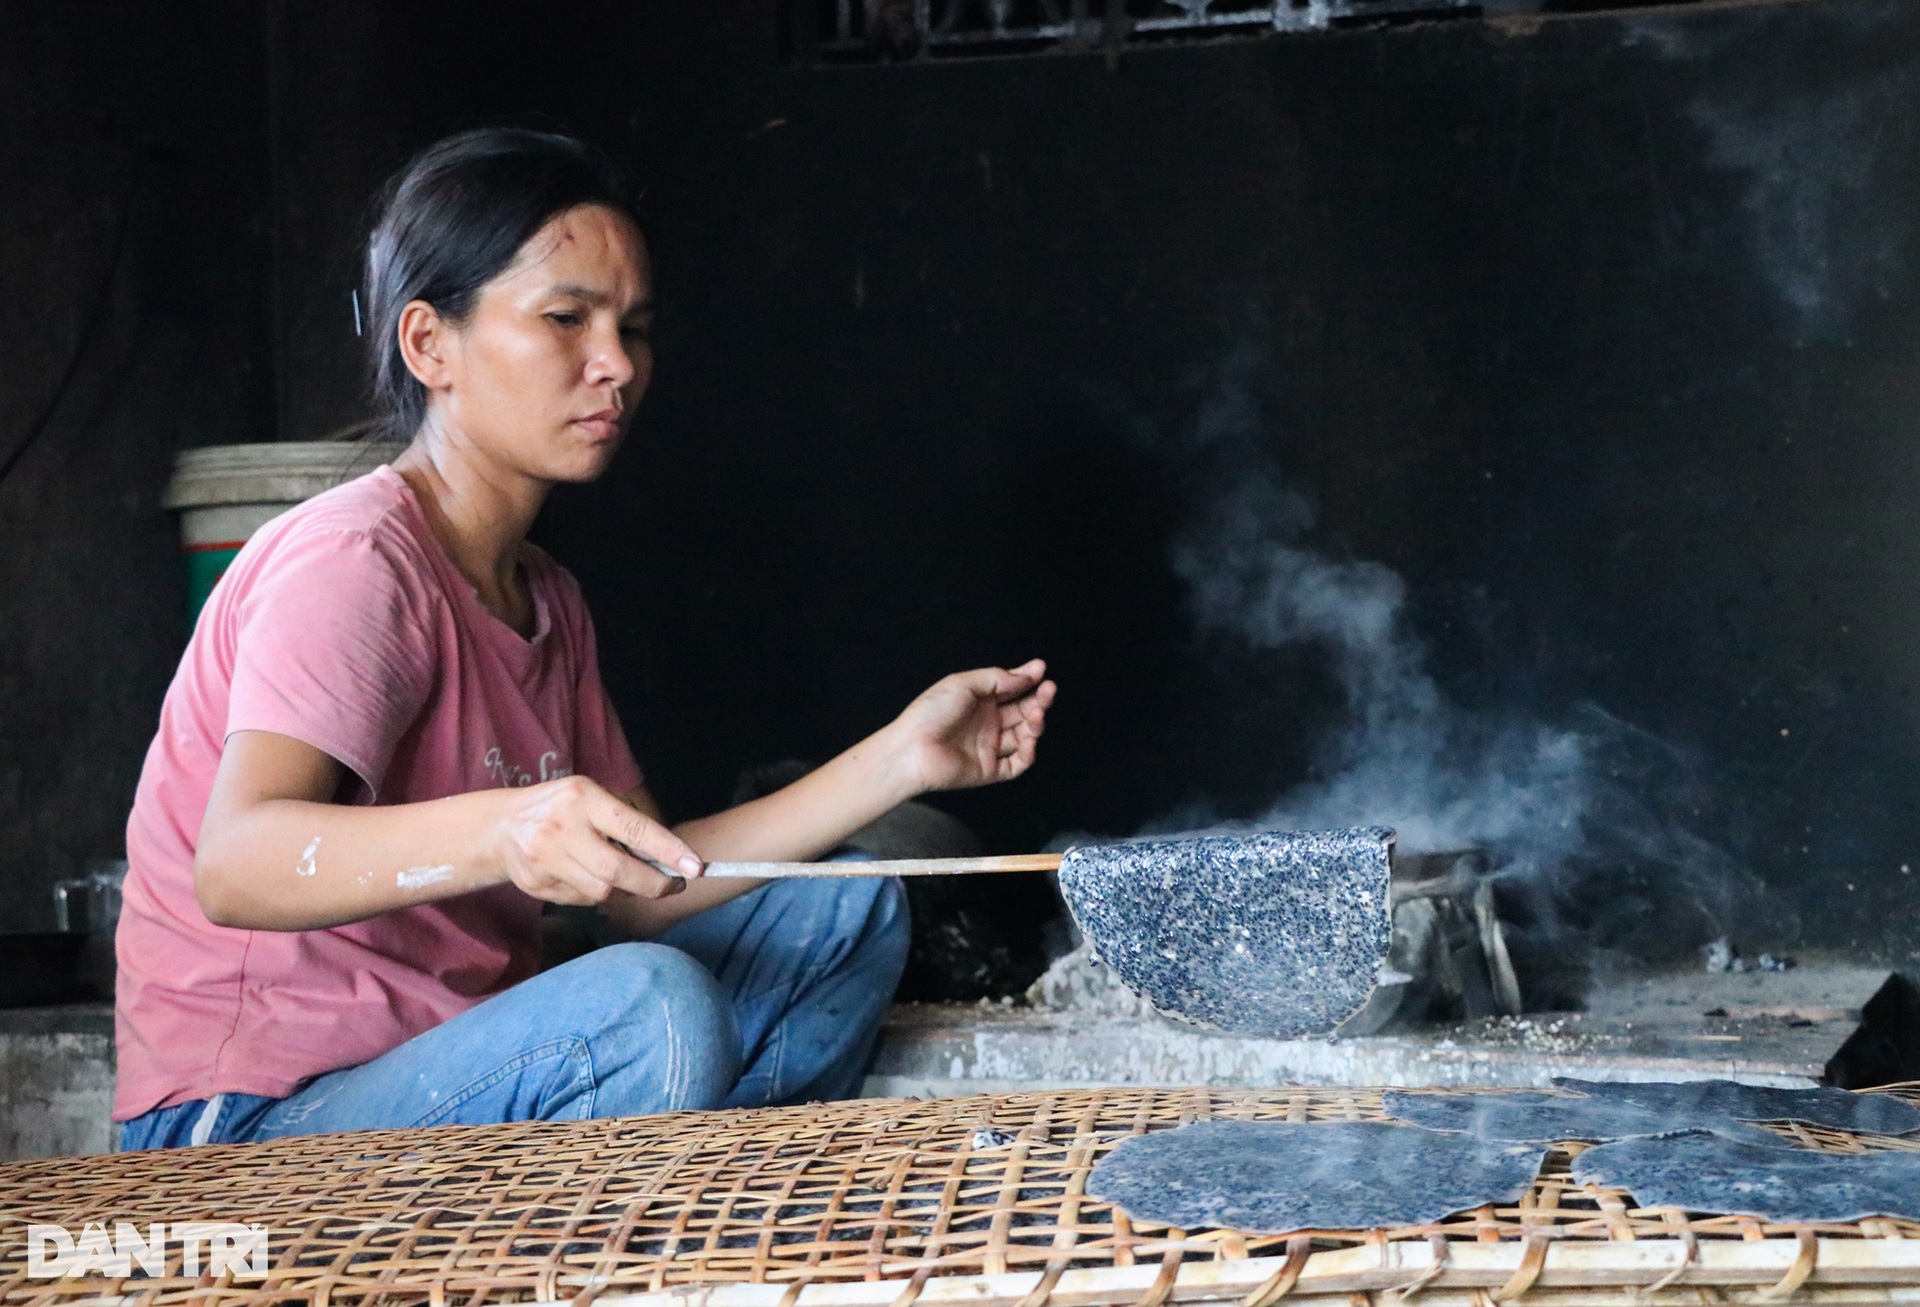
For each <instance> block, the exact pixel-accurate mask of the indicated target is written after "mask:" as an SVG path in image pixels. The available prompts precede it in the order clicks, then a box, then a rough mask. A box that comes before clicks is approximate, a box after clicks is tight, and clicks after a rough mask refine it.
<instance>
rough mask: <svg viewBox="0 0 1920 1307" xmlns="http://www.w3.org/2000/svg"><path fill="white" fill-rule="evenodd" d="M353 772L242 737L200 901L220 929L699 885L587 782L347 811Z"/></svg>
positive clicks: (667, 843) (298, 746)
mask: <svg viewBox="0 0 1920 1307" xmlns="http://www.w3.org/2000/svg"><path fill="white" fill-rule="evenodd" d="M346 775H347V773H346V769H345V768H344V767H342V766H341V765H340V763H338V762H337V761H335V760H334V759H333V758H332V757H330V756H328V755H327V754H325V753H323V752H321V751H320V750H319V749H316V748H314V747H313V746H312V745H309V744H306V743H303V742H302V741H299V740H295V739H292V738H290V737H288V736H284V735H277V734H273V733H271V732H267V731H237V732H235V733H234V734H233V735H231V736H229V737H228V739H227V741H226V745H225V747H224V748H223V750H222V751H221V755H220V767H219V770H218V772H217V773H216V775H215V777H214V783H213V791H212V793H211V795H210V796H209V798H208V801H207V810H206V814H205V816H204V817H203V818H202V820H201V824H200V838H199V841H198V844H197V846H196V850H195V856H194V892H195V894H196V896H197V897H198V898H199V901H200V907H201V910H202V911H203V912H205V913H206V914H207V919H208V920H209V921H212V922H213V923H214V924H216V925H221V926H235V927H240V928H244V929H252V930H319V929H323V928H325V927H328V926H338V925H344V924H345V923H347V922H351V921H362V920H365V919H366V918H368V917H374V916H378V915H380V914H381V913H383V912H390V911H392V910H394V909H395V908H403V907H409V906H412V905H413V904H416V903H427V902H431V901H433V900H436V899H444V898H451V897H453V896H454V895H457V894H465V893H468V892H469V891H472V890H476V889H484V888H486V887H487V886H489V885H498V884H502V883H504V882H507V881H511V882H513V883H514V884H516V885H518V886H520V888H521V889H523V890H525V891H526V892H527V893H528V894H531V895H533V896H534V897H535V898H539V899H544V900H546V901H548V902H551V903H602V902H605V901H606V900H607V899H608V897H609V896H611V895H613V894H615V893H616V892H617V893H619V894H621V895H622V896H623V897H628V898H635V899H647V898H652V897H655V896H658V895H662V894H673V893H677V892H678V890H679V887H680V885H681V884H682V883H683V882H681V881H680V880H679V879H677V878H675V877H671V876H665V875H662V874H661V873H660V872H658V871H656V870H654V869H653V868H652V867H650V866H648V865H647V864H646V863H644V862H642V861H640V860H639V859H637V858H634V857H631V856H629V855H628V854H627V853H626V852H624V851H623V850H622V849H620V848H618V847H616V846H615V845H614V843H612V841H615V840H618V841H619V842H620V843H621V844H624V845H625V846H626V847H627V848H628V849H632V850H634V851H636V852H639V853H641V854H644V855H645V856H647V857H650V858H653V859H655V860H657V861H659V862H661V863H662V864H664V865H666V866H670V867H677V868H678V869H679V870H681V871H683V872H685V873H687V874H688V875H694V874H697V873H698V871H699V867H700V860H699V857H698V856H697V855H696V854H695V853H694V852H693V850H692V849H691V848H689V847H688V846H687V844H686V843H685V842H684V841H682V840H681V839H680V838H679V837H678V836H676V835H674V834H673V833H672V832H671V831H669V830H667V829H666V828H665V827H664V826H662V825H661V824H660V823H659V822H658V821H655V820H653V819H652V818H650V817H648V816H647V815H646V814H644V813H641V812H639V811H636V810H635V809H634V808H632V807H631V806H629V805H628V804H626V803H624V802H622V801H621V800H620V799H618V798H616V797H615V796H614V795H612V794H609V793H608V792H607V791H606V790H604V789H602V788H601V787H600V786H598V785H596V784H594V783H593V782H592V781H590V780H587V779H586V778H585V777H579V776H573V777H568V778H566V779H564V780H558V781H548V782H546V783H545V784H542V785H530V786H526V787H524V788H520V789H500V790H484V791H479V792H476V793H473V794H462V795H456V796H454V797H452V798H447V799H437V800H434V801H433V802H431V803H409V804H399V805H394V806H390V807H361V806H358V805H349V804H343V803H338V802H335V800H336V799H337V797H338V795H339V791H340V788H341V784H342V782H343V781H344V780H345V779H346Z"/></svg>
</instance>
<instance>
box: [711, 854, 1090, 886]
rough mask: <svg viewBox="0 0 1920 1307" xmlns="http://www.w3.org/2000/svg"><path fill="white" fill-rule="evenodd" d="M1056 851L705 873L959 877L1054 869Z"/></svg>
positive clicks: (728, 866) (722, 868)
mask: <svg viewBox="0 0 1920 1307" xmlns="http://www.w3.org/2000/svg"><path fill="white" fill-rule="evenodd" d="M1058 870H1060V855H1059V854H1057V853H1018V854H1014V855H1012V856H1010V857H1001V858H899V859H895V860H893V861H891V862H709V863H708V864H707V870H706V873H705V874H706V875H708V876H719V877H723V878H725V877H737V876H756V877H764V878H765V879H768V880H790V879H793V878H796V877H802V876H960V875H970V874H972V873H974V872H976V871H1058Z"/></svg>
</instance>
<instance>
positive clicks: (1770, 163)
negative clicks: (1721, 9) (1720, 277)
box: [1623, 3, 1914, 342]
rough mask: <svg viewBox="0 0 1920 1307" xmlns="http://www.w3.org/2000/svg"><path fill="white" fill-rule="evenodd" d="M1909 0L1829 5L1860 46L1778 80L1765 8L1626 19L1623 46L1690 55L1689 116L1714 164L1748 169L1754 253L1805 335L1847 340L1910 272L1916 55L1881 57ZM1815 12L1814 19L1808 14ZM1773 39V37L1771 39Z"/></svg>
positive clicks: (1840, 32)
mask: <svg viewBox="0 0 1920 1307" xmlns="http://www.w3.org/2000/svg"><path fill="white" fill-rule="evenodd" d="M1906 8H1907V6H1905V5H1904V4H1899V3H1887V4H1882V5H1864V6H1842V7H1836V8H1834V9H1832V10H1830V11H1824V12H1823V13H1822V15H1821V21H1822V24H1823V26H1824V28H1825V30H1826V31H1827V33H1828V34H1829V35H1830V36H1832V37H1833V38H1834V39H1836V40H1839V41H1841V42H1843V43H1844V44H1845V45H1846V46H1847V48H1848V50H1849V52H1850V54H1851V55H1852V57H1842V58H1839V59H1837V60H1836V61H1835V63H1834V66H1833V70H1832V74H1831V77H1830V79H1829V80H1828V81H1827V82H1826V83H1825V84H1824V85H1822V84H1818V83H1819V82H1820V78H1819V77H1818V76H1816V77H1814V78H1813V79H1811V80H1812V81H1813V82H1814V83H1815V84H1813V85H1802V86H1800V88H1799V89H1796V90H1792V91H1788V92H1784V93H1783V92H1782V91H1781V90H1780V89H1778V84H1779V83H1780V82H1781V81H1786V82H1787V84H1788V85H1789V86H1791V85H1794V84H1795V83H1804V82H1806V81H1807V80H1809V79H1808V78H1807V77H1806V74H1805V72H1804V71H1803V70H1799V69H1796V70H1795V75H1794V76H1793V77H1792V78H1790V79H1788V78H1785V77H1782V78H1770V77H1768V76H1767V75H1766V73H1765V71H1764V65H1763V64H1762V63H1761V60H1762V59H1764V57H1765V56H1764V54H1762V53H1761V51H1760V50H1757V49H1756V48H1755V42H1754V41H1753V40H1752V39H1751V38H1756V37H1759V36H1762V35H1763V34H1769V33H1772V32H1774V31H1775V29H1774V28H1773V27H1771V26H1769V19H1770V18H1772V17H1774V16H1772V15H1768V14H1764V13H1763V14H1755V15H1753V16H1751V17H1749V18H1747V19H1746V20H1745V21H1725V22H1716V23H1714V24H1702V23H1698V22H1688V21H1686V20H1685V19H1684V18H1647V19H1643V20H1640V21H1638V22H1632V23H1628V24H1625V25H1624V27H1623V32H1624V36H1623V39H1624V41H1625V43H1626V44H1627V45H1629V46H1632V45H1645V46H1648V47H1650V48H1652V49H1653V50H1655V51H1656V52H1657V53H1658V54H1659V56H1660V57H1661V58H1662V59H1665V60H1669V61H1674V62H1685V63H1689V64H1691V65H1692V66H1693V68H1694V69H1695V70H1697V71H1696V73H1695V76H1697V77H1698V78H1699V80H1700V83H1701V89H1700V91H1699V92H1698V93H1697V94H1696V95H1695V96H1694V97H1693V98H1692V100H1691V101H1690V102H1689V104H1688V106H1687V114H1688V117H1689V118H1690V119H1691V120H1692V122H1693V123H1694V125H1695V126H1697V127H1699V128H1700V129H1701V131H1702V132H1703V133H1704V134H1705V138H1706V148H1707V154H1706V158H1707V162H1708V163H1709V164H1711V165H1712V166H1714V167H1716V168H1720V169H1724V170H1727V171H1728V172H1732V173H1736V174H1739V175H1740V176H1742V177H1743V179H1744V193H1743V194H1742V195H1741V199H1740V216H1741V220H1742V225H1743V226H1744V228H1745V236H1746V240H1747V244H1748V247H1749V249H1750V250H1751V252H1752V257H1753V260H1754V263H1755V265H1756V268H1757V270H1758V271H1759V273H1760V275H1761V277H1762V279H1763V280H1764V281H1765V282H1766V283H1767V284H1768V285H1769V286H1770V287H1771V288H1772V290H1773V292H1774V294H1775V297H1776V300H1777V303H1778V305H1779V307H1780V309H1781V311H1782V314H1783V318H1784V321H1785V325H1786V326H1787V328H1788V330H1789V332H1790V334H1791V335H1792V336H1793V337H1794V338H1795V339H1796V340H1799V341H1802V342H1804V341H1821V342H1836V341H1840V340H1844V339H1845V338H1846V336H1847V333H1848V332H1849V331H1850V330H1851V328H1852V326H1853V323H1854V320H1855V318H1856V317H1857V316H1858V314H1859V313H1860V311H1861V310H1862V309H1863V308H1865V307H1866V306H1867V305H1868V304H1869V303H1871V302H1874V301H1879V300H1886V299H1889V298H1891V297H1892V295H1893V293H1894V291H1895V289H1896V288H1898V287H1899V286H1900V285H1901V284H1902V283H1903V282H1904V280H1905V277H1906V256H1905V248H1906V244H1907V241H1908V239H1909V235H1908V234H1909V231H1910V229H1911V222H1910V213H1909V206H1908V203H1907V200H1906V195H1907V191H1908V188H1907V186H1906V185H1904V184H1903V182H1904V181H1905V180H1906V176H1905V175H1906V171H1907V169H1908V167H1909V163H1908V161H1909V160H1910V159H1911V156H1912V151H1913V140H1914V124H1913V121H1912V115H1911V114H1910V113H1909V112H1908V105H1909V103H1910V101H1911V99H1912V94H1911V84H1910V83H1911V77H1912V72H1913V70H1912V69H1911V68H1910V67H1908V66H1903V65H1896V66H1894V67H1890V68H1888V67H1880V68H1876V67H1875V65H1876V64H1879V63H1882V62H1883V57H1882V56H1881V54H1880V50H1881V49H1882V48H1883V47H1885V46H1887V45H1888V44H1889V43H1888V41H1887V38H1886V29H1887V28H1888V26H1889V25H1890V24H1891V23H1894V22H1897V21H1904V20H1905V18H1906V16H1907V15H1906V14H1905V13H1904V12H1903V11H1904V10H1905V9H1906ZM1809 21H1811V20H1809ZM1762 49H1764V47H1762Z"/></svg>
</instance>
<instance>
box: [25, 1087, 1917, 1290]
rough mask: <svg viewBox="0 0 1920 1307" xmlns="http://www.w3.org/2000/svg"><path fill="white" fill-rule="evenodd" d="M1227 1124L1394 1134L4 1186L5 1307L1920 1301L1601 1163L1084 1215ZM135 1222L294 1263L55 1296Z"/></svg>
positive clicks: (902, 1133) (348, 1148) (822, 1141)
mask: <svg viewBox="0 0 1920 1307" xmlns="http://www.w3.org/2000/svg"><path fill="white" fill-rule="evenodd" d="M1204 1119H1222V1120H1252V1121H1334V1120H1384V1119H1386V1118H1385V1115H1384V1113H1383V1112H1382V1110H1381V1105H1380V1091H1379V1090H1371V1089H1307V1088H1295V1089H1275V1090H1239V1089H1094V1090H1072V1091H1060V1092H1054V1093H1031V1094H1010V1095H983V1096H979V1097H972V1098H950V1099H936V1100H932V1101H917V1100H912V1099H883V1100H874V1099H868V1100H859V1101H854V1102H846V1103H831V1104H824V1105H822V1104H813V1105H809V1106H806V1107H794V1108H776V1109H769V1110H765V1111H753V1112H746V1111H741V1112H712V1113H677V1114H673V1115H668V1116H657V1117H633V1118H625V1119H614V1120H599V1121H581V1122H569V1123H553V1122H524V1123H519V1124H513V1125H503V1126H446V1127H437V1128H433V1129H425V1130H408V1131H369V1132H362V1133H356V1134H346V1135H320V1136H308V1137H302V1138H291V1139H281V1140H275V1141H273V1142H270V1143H265V1144H252V1145H216V1146H209V1147H201V1148H194V1149H184V1150H169V1151H156V1152H145V1153H128V1154H121V1155H118V1156H113V1157H98V1158H53V1159H47V1160H41V1161H31V1162H18V1163H13V1164H10V1165H6V1166H0V1307H82V1305H83V1304H101V1305H104V1304H108V1303H111V1304H116V1305H118V1307H266V1304H270V1303H273V1304H277V1303H296V1302H298V1303H306V1304H311V1305H312V1307H376V1305H377V1304H393V1305H394V1307H412V1305H413V1304H419V1305H420V1307H484V1305H485V1304H490V1303H506V1302H515V1301H537V1302H558V1301H567V1300H571V1301H572V1302H573V1303H574V1304H576V1305H577V1307H586V1305H587V1304H588V1303H590V1302H594V1303H596V1307H914V1304H916V1303H918V1304H920V1305H921V1307H959V1305H960V1304H966V1305H967V1307H1133V1305H1135V1304H1137V1305H1138V1307H1164V1305H1165V1304H1168V1303H1173V1302H1210V1303H1237V1304H1243V1305H1244V1307H1279V1305H1280V1304H1281V1303H1282V1302H1283V1301H1284V1302H1286V1303H1289V1304H1291V1303H1331V1302H1332V1301H1334V1300H1335V1299H1337V1300H1338V1301H1340V1302H1342V1303H1352V1302H1355V1301H1367V1300H1373V1301H1377V1302H1379V1303H1382V1304H1385V1303H1390V1302H1404V1301H1406V1300H1408V1299H1410V1298H1414V1297H1415V1296H1416V1295H1418V1300H1419V1301H1420V1302H1422V1303H1424V1304H1433V1305H1434V1307H1444V1305H1446V1304H1453V1303H1463V1304H1464V1303H1475V1304H1486V1303H1490V1302H1506V1301H1513V1300H1515V1299H1518V1298H1522V1297H1524V1299H1525V1301H1526V1302H1528V1303H1540V1304H1576V1303H1607V1304H1617V1305H1618V1307H1626V1304H1629V1303H1636V1302H1666V1301H1672V1302H1700V1301H1703V1298H1702V1295H1703V1294H1707V1295H1710V1296H1709V1297H1708V1298H1707V1299H1705V1300H1708V1301H1723V1302H1726V1301H1733V1302H1749V1301H1754V1302H1762V1301H1776V1302H1777V1301H1783V1300H1788V1299H1791V1300H1793V1301H1820V1302H1855V1301H1874V1302H1885V1301H1889V1300H1898V1299H1912V1300H1916V1301H1920V1224H1916V1223H1912V1222H1907V1221H1892V1220H1869V1221H1860V1222H1851V1223H1844V1224H1833V1225H1820V1226H1773V1225H1768V1224H1765V1223H1762V1222H1759V1221H1755V1220H1752V1219H1750V1218H1746V1217H1732V1216H1704V1215H1689V1214H1687V1213H1683V1212H1676V1211H1662V1210H1642V1209H1639V1208H1636V1207H1634V1206H1633V1204H1632V1200H1631V1198H1630V1196H1629V1195H1627V1194H1625V1193H1623V1192H1621V1191H1619V1190H1609V1189H1603V1188H1598V1187H1594V1186H1580V1185H1576V1184H1574V1183H1573V1181H1572V1179H1571V1178H1570V1176H1569V1175H1568V1170H1567V1163H1568V1161H1569V1160H1570V1158H1571V1156H1572V1155H1573V1153H1575V1152H1577V1151H1578V1149H1579V1147H1580V1145H1577V1144H1572V1145H1566V1146H1563V1147H1560V1148H1556V1149H1554V1150H1553V1152H1552V1153H1550V1154H1549V1156H1548V1159H1547V1162H1546V1164H1545V1165H1544V1166H1543V1167H1542V1169H1541V1174H1540V1176H1539V1178H1538V1179H1537V1180H1536V1181H1535V1182H1534V1185H1533V1186H1532V1189H1531V1190H1530V1192H1529V1193H1528V1194H1527V1195H1526V1196H1525V1197H1524V1198H1522V1199H1521V1200H1520V1202H1518V1203H1517V1204H1515V1205H1513V1206H1494V1205H1489V1206H1486V1207H1481V1208H1478V1209H1475V1210H1473V1211H1469V1212H1464V1213H1461V1214H1458V1215H1456V1216H1453V1217H1450V1218H1448V1219H1446V1220H1444V1221H1439V1222H1436V1223H1434V1224H1431V1225H1422V1226H1412V1227H1407V1228H1403V1229H1394V1230H1369V1231H1317V1232H1314V1233H1312V1234H1302V1235H1294V1236H1291V1237H1289V1236H1278V1237H1257V1236H1251V1235H1246V1234H1242V1233H1237V1232H1234V1231H1227V1230H1186V1231H1182V1230H1170V1229H1167V1228H1164V1227H1158V1226H1150V1225H1147V1224H1146V1223H1135V1222H1133V1221H1130V1220H1129V1219H1128V1218H1127V1216H1126V1215H1125V1214H1124V1213H1122V1212H1119V1211H1117V1210H1115V1209H1114V1208H1112V1207H1110V1206H1108V1205H1106V1204H1104V1203H1098V1202H1095V1201H1093V1200H1091V1199H1088V1198H1086V1197H1085V1196H1084V1190H1085V1185H1086V1180H1087V1173H1088V1172H1089V1170H1090V1169H1091V1168H1092V1166H1093V1164H1094V1162H1095V1161H1097V1160H1098V1158H1099V1157H1100V1156H1101V1155H1102V1154H1103V1153H1105V1152H1106V1151H1107V1150H1108V1149H1110V1148H1112V1147H1113V1146H1114V1145H1115V1144H1117V1143H1118V1142H1119V1141H1120V1140H1122V1139H1125V1138H1127V1137H1128V1136H1129V1135H1133V1134H1138V1133H1142V1132H1145V1131H1148V1130H1157V1129H1166V1128H1170V1127H1173V1126H1176V1125H1180V1124H1183V1123H1185V1122H1188V1121H1196V1120H1204ZM1777 1128H1778V1129H1779V1130H1780V1132H1781V1133H1782V1134H1783V1135H1785V1136H1787V1137H1788V1138H1789V1139H1790V1140H1791V1141H1792V1142H1794V1143H1797V1144H1799V1145H1801V1146H1803V1147H1809V1148H1819V1149H1825V1150H1833V1151H1845V1152H1860V1151H1865V1150H1867V1149H1878V1148H1899V1149H1909V1150H1920V1141H1912V1140H1898V1139H1875V1138H1866V1137H1856V1136H1850V1135H1846V1134H1842V1133H1838V1132H1835V1131H1829V1130H1822V1129H1816V1128H1810V1127H1805V1126H1791V1127H1789V1126H1782V1127H1777ZM123 1220H124V1221H131V1222H135V1223H141V1224H144V1223H146V1222H152V1221H167V1222H178V1221H185V1220H206V1221H233V1222H258V1223H263V1224H266V1225H268V1226H269V1227H270V1228H271V1230H272V1237H271V1270H270V1272H269V1274H268V1275H267V1277H266V1278H265V1279H259V1278H253V1279H246V1278H234V1277H233V1276H232V1275H231V1274H228V1275H223V1276H222V1277H221V1278H220V1279H219V1280H215V1279H213V1278H211V1277H201V1278H187V1277H185V1276H183V1275H181V1274H180V1270H181V1265H180V1257H179V1250H178V1249H173V1250H171V1251H170V1254H169V1261H168V1264H167V1270H168V1274H167V1275H166V1276H160V1277H153V1278H145V1277H136V1278H132V1279H126V1280H108V1279H98V1278H96V1279H81V1278H68V1279H58V1280H49V1279H30V1278H28V1276H27V1273H26V1226H27V1224H28V1223H29V1222H41V1223H54V1224H60V1225H64V1226H66V1227H68V1228H69V1229H71V1230H74V1231H78V1230H79V1229H80V1228H81V1227H82V1226H83V1225H85V1224H86V1223H87V1222H90V1221H91V1222H102V1221H104V1222H107V1223H109V1225H111V1223H113V1222H117V1221H123ZM1356 1295H1358V1298H1356Z"/></svg>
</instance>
